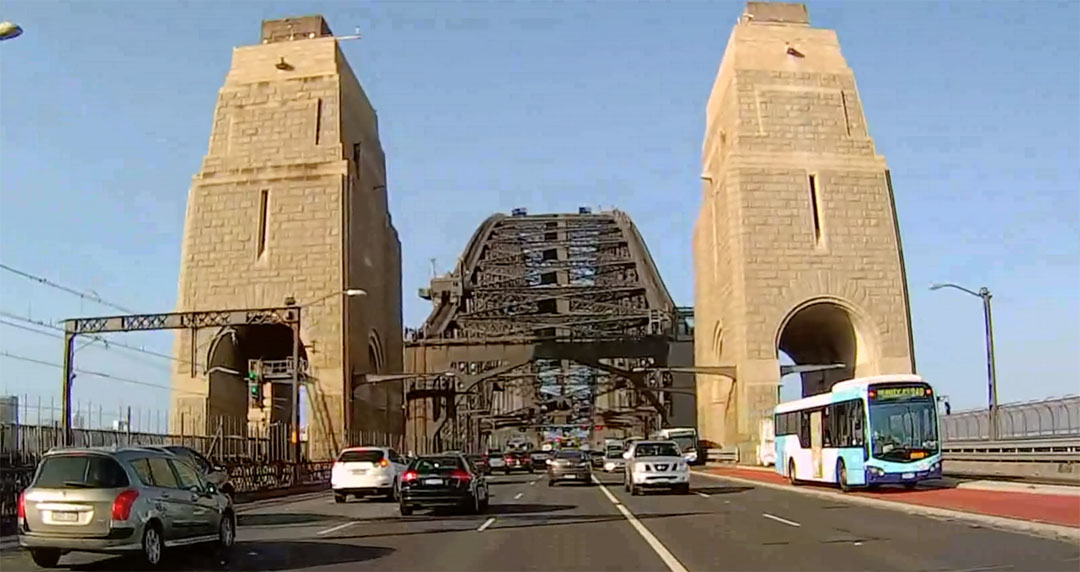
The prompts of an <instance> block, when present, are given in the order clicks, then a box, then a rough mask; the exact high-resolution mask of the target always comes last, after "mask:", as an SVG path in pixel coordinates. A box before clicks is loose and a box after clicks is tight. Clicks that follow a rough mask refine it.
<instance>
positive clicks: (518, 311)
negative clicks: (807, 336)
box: [406, 209, 692, 446]
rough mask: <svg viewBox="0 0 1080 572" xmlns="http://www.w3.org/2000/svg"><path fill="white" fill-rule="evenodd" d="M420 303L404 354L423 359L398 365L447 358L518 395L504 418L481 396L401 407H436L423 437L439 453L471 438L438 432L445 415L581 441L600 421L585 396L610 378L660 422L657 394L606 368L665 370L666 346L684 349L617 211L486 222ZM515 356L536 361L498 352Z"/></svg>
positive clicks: (672, 312)
mask: <svg viewBox="0 0 1080 572" xmlns="http://www.w3.org/2000/svg"><path fill="white" fill-rule="evenodd" d="M421 296H422V297H424V298H427V299H430V300H431V301H432V302H433V305H434V308H433V310H432V312H431V315H430V316H429V317H428V319H427V320H426V321H425V322H424V325H423V326H422V327H421V328H420V329H419V330H417V331H412V332H408V333H407V335H406V354H407V355H408V354H409V352H410V351H411V352H414V353H417V352H419V353H424V352H429V353H424V357H423V359H422V360H407V361H412V362H413V363H424V364H432V363H433V361H438V359H449V360H451V361H454V362H455V363H457V364H466V365H465V366H464V367H466V368H471V369H472V370H475V371H476V372H478V373H483V372H485V371H491V370H492V369H493V368H497V367H498V368H503V369H504V370H505V371H502V372H500V373H499V374H498V375H492V376H490V377H489V378H488V379H491V380H493V381H499V383H504V384H505V382H508V381H510V380H517V381H516V382H515V383H517V382H521V383H528V385H529V392H528V393H529V396H528V397H529V402H530V404H529V405H528V406H523V407H520V408H519V410H515V411H494V410H491V409H490V408H491V405H492V403H493V402H492V401H491V399H490V396H489V395H487V394H485V393H484V392H483V391H465V390H464V388H456V389H455V391H454V392H450V393H444V394H442V396H441V397H438V398H435V397H433V395H432V394H431V393H430V391H429V392H427V393H413V394H412V397H411V398H410V399H427V398H433V399H434V400H435V401H436V402H438V403H440V405H437V406H433V410H432V413H433V414H434V418H435V419H437V423H436V428H435V430H434V435H433V436H434V440H435V441H436V442H441V443H444V444H445V443H448V442H449V443H455V444H457V446H461V445H460V444H462V443H466V442H468V441H469V437H470V435H467V434H462V433H460V432H461V431H466V432H470V431H473V430H474V429H475V428H473V427H471V426H469V425H471V424H470V423H466V424H464V425H465V428H462V427H463V425H462V424H461V423H450V422H448V421H447V420H448V419H450V418H451V417H450V416H454V415H456V413H454V412H455V411H456V412H458V413H460V412H462V411H469V412H472V413H471V415H473V416H481V417H484V418H485V419H486V420H487V421H485V423H486V424H487V425H489V426H490V425H495V426H498V425H499V424H500V423H501V424H502V425H506V424H509V423H516V424H517V425H518V426H531V427H538V426H542V427H548V428H550V433H551V435H555V434H557V433H560V432H561V434H563V435H566V434H568V433H573V432H577V433H580V432H581V431H587V430H588V429H589V428H590V426H591V425H593V424H594V423H595V422H596V421H597V420H598V419H605V418H607V417H610V412H601V411H598V410H597V408H596V398H597V396H598V395H599V394H600V393H601V391H610V390H611V389H610V386H612V385H613V384H615V383H616V382H615V381H614V380H616V379H618V380H621V381H620V382H618V383H619V384H620V385H619V387H621V388H623V389H633V390H635V396H634V398H633V401H634V402H635V403H634V405H635V406H641V405H643V404H644V405H647V407H646V409H647V410H648V411H651V412H652V414H653V415H655V416H658V417H659V418H661V419H664V418H666V416H667V415H668V413H669V408H670V404H667V405H665V403H664V401H665V398H664V396H663V392H653V391H650V390H649V387H648V385H647V383H646V381H647V380H646V376H645V375H638V374H630V373H629V370H628V369H625V368H620V367H616V366H614V365H613V364H616V363H623V362H625V363H627V364H629V365H630V366H641V365H646V364H658V365H666V364H667V358H668V353H669V352H668V349H669V348H668V346H669V344H671V343H676V342H681V343H689V341H690V340H691V339H692V338H691V337H690V335H691V333H690V328H691V325H690V324H691V322H692V316H691V313H690V312H688V311H687V309H685V308H677V307H676V306H675V304H674V302H673V301H672V299H671V296H670V294H669V293H668V292H667V290H666V288H665V287H664V285H663V281H662V280H661V279H660V276H659V273H658V272H657V269H656V268H655V265H654V263H653V261H652V258H651V256H650V255H649V253H648V250H647V249H646V247H645V244H644V242H643V240H642V239H641V236H640V235H639V234H638V232H637V230H636V228H635V227H634V225H633V223H632V222H631V221H630V219H629V217H628V216H626V215H625V214H624V213H621V212H619V211H611V212H601V213H596V214H593V213H591V212H586V211H585V210H583V211H581V212H579V213H578V214H545V215H527V214H525V213H524V211H523V210H520V209H519V210H517V211H515V213H514V214H513V215H511V216H506V215H495V216H493V217H491V218H489V219H488V220H487V221H485V222H484V224H483V225H481V227H480V228H479V229H478V230H477V232H476V233H475V234H474V235H473V238H472V240H471V241H470V242H469V245H468V246H467V247H466V249H465V252H464V253H463V256H462V257H461V259H460V260H459V263H458V265H457V267H456V268H455V269H454V270H453V272H451V273H450V274H448V275H443V276H438V277H435V278H433V279H432V282H431V287H430V288H425V289H422V290H421ZM523 346H525V347H531V348H533V349H534V350H536V351H533V352H532V353H530V354H529V357H528V358H527V359H525V360H523V361H522V360H517V361H518V362H520V363H517V365H513V367H510V369H506V368H507V367H508V366H510V365H511V362H514V361H515V360H508V359H505V357H504V356H503V355H502V352H503V351H504V350H505V351H510V350H511V349H513V351H520V348H521V347H523ZM500 348H502V349H500ZM447 355H449V356H460V358H453V357H451V358H446V357H444V356H447ZM435 356H439V357H438V358H436V357H435ZM645 358H647V359H645ZM628 360H629V361H628ZM686 365H689V364H686ZM433 367H441V366H433ZM444 383H446V382H444ZM508 387H514V388H520V385H512V386H508ZM444 391H446V390H444ZM462 391H464V393H460V392H462ZM450 395H453V396H454V397H453V399H451V398H450V397H449V396H450ZM444 415H446V417H444ZM604 415H606V416H604ZM640 415H641V414H640V412H639V417H640Z"/></svg>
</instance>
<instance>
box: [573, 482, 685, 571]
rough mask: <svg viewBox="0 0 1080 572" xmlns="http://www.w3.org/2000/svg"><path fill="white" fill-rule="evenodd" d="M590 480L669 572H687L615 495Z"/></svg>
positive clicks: (599, 483) (602, 485)
mask: <svg viewBox="0 0 1080 572" xmlns="http://www.w3.org/2000/svg"><path fill="white" fill-rule="evenodd" d="M592 480H593V482H594V483H596V485H597V486H598V487H600V492H602V493H604V496H606V497H607V498H608V500H609V501H611V504H613V505H615V508H617V509H619V512H621V513H622V515H623V516H624V517H625V518H626V520H628V521H630V526H633V527H634V530H636V531H637V532H638V534H640V535H641V537H642V538H644V539H645V542H647V543H648V544H649V546H650V547H652V549H653V551H654V552H656V555H657V556H659V557H660V559H661V560H663V561H664V564H667V567H668V570H671V572H687V570H686V567H685V566H683V565H682V563H681V562H679V559H678V558H675V555H674V554H672V553H671V551H669V550H668V549H667V547H666V546H664V545H663V544H662V543H661V542H660V541H659V540H658V539H657V538H656V537H655V536H653V533H651V532H649V529H648V528H645V525H644V524H641V522H639V521H638V519H637V517H635V516H634V513H632V512H630V510H629V509H627V508H626V507H625V506H623V504H622V503H621V502H619V499H617V498H615V495H613V494H611V491H609V490H607V487H605V486H604V483H601V482H600V479H598V478H596V477H595V476H593V479H592Z"/></svg>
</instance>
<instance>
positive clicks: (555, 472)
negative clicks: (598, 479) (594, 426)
mask: <svg viewBox="0 0 1080 572" xmlns="http://www.w3.org/2000/svg"><path fill="white" fill-rule="evenodd" d="M547 476H548V486H549V487H553V486H555V483H558V482H561V481H570V482H576V483H585V484H586V485H588V484H591V483H592V460H591V459H589V455H588V454H587V453H586V452H584V451H579V450H577V449H563V450H561V451H559V452H558V453H555V456H554V458H552V459H551V462H550V463H548V467H547Z"/></svg>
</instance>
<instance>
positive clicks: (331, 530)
mask: <svg viewBox="0 0 1080 572" xmlns="http://www.w3.org/2000/svg"><path fill="white" fill-rule="evenodd" d="M354 524H356V521H355V520H353V521H349V522H346V523H345V524H339V525H337V526H335V527H333V528H328V529H326V530H320V531H319V532H316V533H315V534H317V535H319V536H322V535H324V534H330V533H331V532H337V531H339V530H341V529H343V528H348V527H350V526H352V525H354Z"/></svg>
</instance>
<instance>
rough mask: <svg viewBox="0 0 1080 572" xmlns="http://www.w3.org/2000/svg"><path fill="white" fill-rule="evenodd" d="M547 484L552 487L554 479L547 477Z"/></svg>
mask: <svg viewBox="0 0 1080 572" xmlns="http://www.w3.org/2000/svg"><path fill="white" fill-rule="evenodd" d="M548 486H549V487H553V486H555V481H553V480H551V479H548Z"/></svg>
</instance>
